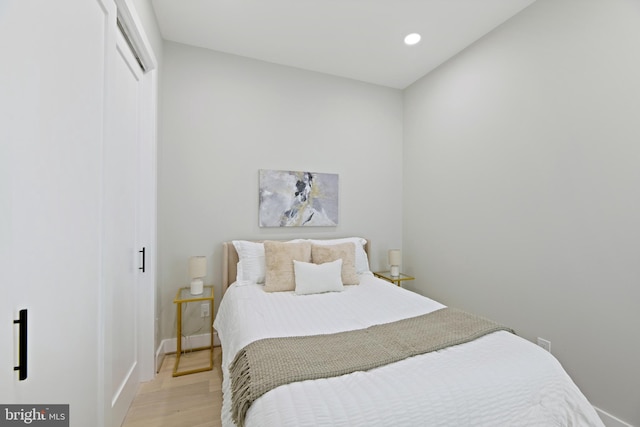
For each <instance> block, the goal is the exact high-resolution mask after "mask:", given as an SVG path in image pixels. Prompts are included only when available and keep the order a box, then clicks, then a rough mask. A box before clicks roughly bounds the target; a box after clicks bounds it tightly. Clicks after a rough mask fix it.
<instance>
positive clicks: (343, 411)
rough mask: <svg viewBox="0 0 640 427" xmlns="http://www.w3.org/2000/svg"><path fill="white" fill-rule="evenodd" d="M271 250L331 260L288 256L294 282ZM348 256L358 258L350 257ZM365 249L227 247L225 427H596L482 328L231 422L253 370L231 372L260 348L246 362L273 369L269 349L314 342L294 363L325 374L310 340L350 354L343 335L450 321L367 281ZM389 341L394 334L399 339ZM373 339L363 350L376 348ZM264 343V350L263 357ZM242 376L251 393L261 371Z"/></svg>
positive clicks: (407, 295) (279, 396)
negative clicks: (262, 362) (341, 346)
mask: <svg viewBox="0 0 640 427" xmlns="http://www.w3.org/2000/svg"><path fill="white" fill-rule="evenodd" d="M345 244H347V245H346V246H345ZM273 245H275V247H277V248H278V249H279V248H283V247H285V248H287V250H289V248H290V247H292V246H293V245H302V246H304V247H305V248H306V247H308V246H309V245H312V247H313V248H314V251H315V250H316V249H317V250H318V251H319V252H318V253H320V254H324V255H323V256H318V257H317V259H316V260H315V261H318V260H320V261H326V259H327V256H328V259H331V257H333V258H336V257H338V258H339V259H334V260H333V261H330V262H329V261H326V262H315V263H314V262H312V261H314V259H307V260H306V261H304V260H302V261H301V260H298V259H295V256H294V259H295V262H294V264H295V269H294V270H293V273H292V272H291V268H290V265H289V264H290V263H291V262H292V261H291V259H290V257H289V258H287V256H285V257H284V258H283V257H280V258H278V257H276V256H275V255H274V250H273V247H274V246H273ZM351 245H353V246H351ZM265 247H266V248H267V249H265ZM345 247H346V251H347V252H344V251H345ZM351 247H353V248H354V250H355V252H356V253H355V254H351V253H350V252H349V251H350V250H351V249H350V248H351ZM335 248H339V249H340V250H341V251H342V252H340V251H338V252H336V251H335V250H334V249H335ZM368 248H369V243H368V242H367V241H366V240H365V239H363V238H360V237H354V238H345V239H327V240H322V241H320V240H306V239H298V240H295V241H288V242H272V241H268V242H248V241H234V242H225V243H224V244H223V249H224V251H223V284H222V286H223V298H222V301H221V303H220V307H219V309H218V313H217V315H216V318H215V322H214V327H215V329H216V330H217V332H218V336H219V338H220V342H221V345H222V372H223V384H222V387H223V406H222V415H221V416H222V425H223V426H235V425H238V426H243V425H244V426H250V427H255V426H603V424H602V422H601V421H600V419H599V418H598V416H597V414H596V412H595V410H594V409H593V407H592V406H591V405H590V404H589V402H588V401H587V399H586V398H585V396H584V395H583V394H582V393H581V391H580V390H579V389H578V387H577V386H576V385H575V384H574V382H573V381H572V380H571V378H570V377H569V376H568V374H567V373H566V372H565V371H564V369H563V368H562V366H561V365H560V363H559V362H558V361H557V360H556V359H555V358H554V357H553V356H552V355H551V354H550V353H548V352H546V351H544V350H543V349H542V348H540V347H538V346H536V345H534V344H533V343H531V342H529V341H527V340H525V339H523V338H520V337H518V336H517V335H516V334H515V333H513V332H512V331H510V330H509V329H508V328H507V327H504V328H502V327H499V328H496V329H488V332H485V333H483V334H482V335H481V336H479V337H477V338H472V339H468V340H467V341H463V342H462V343H458V344H456V345H448V346H443V347H442V348H440V347H438V348H439V349H438V350H436V351H428V352H424V353H421V354H417V355H413V356H411V357H406V358H403V356H399V359H398V360H396V361H392V362H391V363H386V364H382V365H375V367H373V368H371V369H358V368H354V370H352V371H349V372H348V373H345V374H342V375H332V376H329V377H327V378H322V377H318V378H316V377H313V379H302V380H295V381H293V382H288V380H287V379H284V380H283V381H282V382H281V385H276V386H274V387H273V388H271V389H267V391H261V392H260V393H259V395H258V394H256V395H255V396H253V397H252V398H251V399H248V400H249V403H246V402H245V406H244V408H245V409H244V412H242V411H239V410H238V407H239V406H238V401H239V400H241V399H240V398H238V396H239V395H240V394H241V393H240V392H238V390H239V387H238V381H239V380H238V378H237V375H236V372H237V371H240V370H243V369H244V370H245V371H249V369H248V368H238V366H239V365H240V360H241V359H242V357H241V356H242V355H243V354H244V351H245V350H246V349H251V348H254V346H258V347H255V350H256V351H255V352H254V353H252V358H253V359H251V360H252V361H253V360H254V359H256V358H260V357H262V358H263V359H267V362H269V363H272V362H273V363H284V362H280V361H282V360H288V359H287V358H286V357H288V356H286V357H285V356H283V355H281V354H280V353H274V352H273V350H272V347H283V348H284V347H286V348H292V347H290V346H289V343H290V341H295V342H294V344H296V345H297V344H298V343H299V342H304V343H305V345H308V344H310V343H311V344H312V347H308V346H307V347H305V346H303V347H300V348H306V349H309V348H311V350H306V352H305V351H303V350H300V351H299V354H297V355H295V357H301V358H302V359H300V360H303V361H302V362H300V364H301V365H304V359H307V358H308V359H309V360H310V361H312V364H313V365H314V366H313V368H316V367H317V365H321V363H318V361H317V360H316V359H318V358H319V359H322V358H324V357H325V355H333V354H334V349H333V347H330V346H329V345H328V344H327V346H325V344H324V342H325V341H320V342H322V344H321V345H316V343H317V341H313V340H314V339H318V338H322V339H329V340H333V339H334V338H336V337H342V338H341V339H343V341H339V340H338V341H339V342H344V339H345V337H348V338H347V339H346V340H347V343H346V344H345V345H346V346H348V345H349V343H350V342H355V341H352V337H354V336H360V335H351V334H362V332H363V331H370V330H377V329H376V328H387V327H391V326H395V325H396V324H406V322H407V321H413V320H414V319H425V322H426V323H428V322H429V321H431V320H430V319H433V318H434V317H433V316H437V315H439V314H440V313H444V312H445V311H448V310H450V311H455V309H453V308H448V307H445V306H444V305H443V304H441V303H439V302H437V301H434V300H431V299H429V298H426V297H424V296H421V295H418V294H416V293H413V292H410V291H408V290H405V289H402V288H400V287H397V286H393V285H391V284H390V283H389V282H386V281H383V280H382V279H379V278H376V277H374V276H373V274H372V273H371V272H370V271H369V265H368V259H367V253H368ZM261 251H262V252H261ZM320 251H324V253H323V252H320ZM327 251H328V252H329V255H327ZM303 252H304V251H303ZM315 253H316V252H314V254H315ZM345 253H346V255H345ZM336 254H338V255H336ZM300 256H301V257H302V258H304V257H306V256H307V254H306V252H304V253H303V254H302V255H300ZM274 262H275V263H276V264H274ZM283 263H284V264H286V265H285V266H284V269H285V270H286V274H285V275H284V276H282V275H278V274H275V273H274V271H273V269H274V265H275V266H276V270H277V268H280V267H282V266H280V264H283ZM312 264H315V265H312ZM338 264H339V265H340V270H339V271H338V273H337V274H338V275H340V279H341V281H342V282H343V286H342V288H340V289H330V290H331V291H327V292H324V291H323V290H322V289H321V288H322V286H324V285H322V284H321V283H322V282H323V281H333V282H335V280H333V279H331V280H329V279H330V278H334V276H335V274H336V273H335V272H336V267H335V266H336V265H338ZM329 267H331V271H332V273H331V274H329V273H327V272H329V270H330V269H329ZM303 268H304V269H307V268H309V269H310V270H303ZM347 268H348V269H349V271H348V272H347V273H345V269H347ZM354 269H355V271H356V275H357V279H356V280H357V282H358V284H353V285H344V283H345V282H352V281H353V280H354V278H353V274H352V273H353V270H354ZM291 274H293V280H294V282H295V281H296V280H298V279H299V281H300V284H299V285H300V286H299V287H300V289H294V290H282V289H278V286H279V285H280V282H287V281H288V280H289V281H290V280H291ZM345 274H348V275H350V277H347V276H345ZM265 275H266V278H265V277H263V276H265ZM318 277H322V278H323V279H322V280H318V279H317V278H318ZM274 280H276V281H278V283H275V284H274ZM305 281H309V282H310V283H312V285H311V286H310V290H309V288H308V287H309V285H308V283H306V284H305V285H304V286H307V288H304V287H303V285H302V283H303V282H305ZM274 285H275V286H276V288H275V289H274V288H273V286H274ZM289 286H290V284H289ZM294 286H295V283H294ZM314 286H315V287H316V288H315V289H314ZM318 286H320V290H319V292H316V291H318V288H317V287H318ZM331 286H334V285H330V287H331ZM469 316H473V315H469ZM426 319H429V320H426ZM481 321H484V320H483V319H481ZM487 322H490V320H487ZM492 324H493V323H492ZM388 331H392V332H390V333H391V334H392V335H393V333H396V332H395V331H396V329H388ZM401 334H402V333H397V335H396V337H400V336H401ZM362 335H365V334H362ZM287 337H293V338H287ZM376 337H377V335H376ZM309 340H311V341H309ZM378 340H379V339H378V338H376V339H375V340H373V341H375V342H373V343H371V344H369V343H367V345H376V342H377V341H378ZM338 341H336V342H338ZM330 342H334V341H330ZM264 343H270V344H271V345H272V347H269V350H264V347H259V345H261V344H264ZM284 343H286V345H285V344H284ZM274 344H275V345H274ZM354 345H355V344H354ZM314 346H315V347H314ZM358 346H359V344H358ZM293 348H297V347H293ZM329 348H330V349H331V350H329ZM358 348H359V347H358ZM296 351H298V350H296ZM262 352H265V353H262ZM335 353H336V354H338V353H340V352H339V351H335ZM370 353H378V352H377V351H373V352H370ZM256 354H257V356H256ZM345 354H347V355H349V356H350V357H347V358H348V359H351V360H349V361H342V359H344V357H343V358H342V359H341V358H340V357H337V359H340V360H341V363H353V362H354V361H355V362H359V361H360V359H361V358H362V359H364V358H366V357H367V356H368V354H367V355H365V354H361V353H358V351H357V348H354V349H350V350H348V351H346V353H345ZM314 357H315V358H316V359H313V358H314ZM294 360H298V359H294ZM287 363H289V362H287ZM356 365H357V363H356ZM267 366H271V365H267ZM286 366H290V365H286ZM232 368H233V369H232ZM274 369H275V368H274ZM318 369H320V368H318ZM250 371H251V375H249V376H255V378H252V380H253V381H256V382H257V381H258V379H257V378H258V376H259V375H258V370H257V369H256V370H255V371H253V370H250ZM254 372H255V373H254ZM332 372H333V371H332ZM232 374H233V375H232ZM314 375H316V374H314ZM232 376H233V379H232ZM276 384H280V383H276ZM240 388H242V387H240ZM232 389H233V392H232ZM245 389H246V387H245ZM234 397H235V399H234ZM240 406H242V405H240Z"/></svg>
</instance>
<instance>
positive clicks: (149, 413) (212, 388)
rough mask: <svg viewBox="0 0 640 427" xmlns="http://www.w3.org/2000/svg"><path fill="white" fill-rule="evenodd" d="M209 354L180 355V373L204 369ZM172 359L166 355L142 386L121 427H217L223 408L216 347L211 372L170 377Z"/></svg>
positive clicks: (218, 352) (219, 352) (219, 361)
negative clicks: (153, 373) (193, 368)
mask: <svg viewBox="0 0 640 427" xmlns="http://www.w3.org/2000/svg"><path fill="white" fill-rule="evenodd" d="M208 357H209V352H208V351H197V352H194V353H188V354H183V355H182V357H181V358H180V370H181V371H182V370H186V369H189V368H190V367H191V366H193V367H198V366H206V365H207V364H208V362H209V361H208ZM175 360H176V359H175V355H167V356H166V357H165V359H164V361H163V362H162V367H161V368H160V372H159V373H158V374H157V375H156V377H155V379H153V380H152V381H149V382H146V383H142V384H141V385H140V388H139V389H138V394H137V395H136V398H135V400H134V401H133V403H132V404H131V407H130V408H129V412H128V413H127V416H126V418H125V420H124V423H123V424H122V427H218V426H220V425H221V422H220V411H221V408H222V371H221V368H220V365H221V360H222V352H221V350H220V347H215V349H214V352H213V370H212V371H206V372H200V373H197V374H190V375H184V376H181V377H175V378H174V377H173V376H172V373H173V364H174V363H175Z"/></svg>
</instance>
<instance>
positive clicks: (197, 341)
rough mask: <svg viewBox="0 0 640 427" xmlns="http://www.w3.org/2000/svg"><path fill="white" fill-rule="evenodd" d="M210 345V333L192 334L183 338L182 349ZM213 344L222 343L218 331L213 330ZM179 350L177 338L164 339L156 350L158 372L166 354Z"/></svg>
mask: <svg viewBox="0 0 640 427" xmlns="http://www.w3.org/2000/svg"><path fill="white" fill-rule="evenodd" d="M208 345H209V334H201V335H192V336H190V337H187V338H182V350H183V351H185V350H186V351H188V350H189V349H192V348H197V347H205V346H208ZM213 345H215V346H218V345H220V339H219V338H218V332H217V331H213ZM177 350H178V344H177V341H176V339H175V338H167V339H164V340H162V342H161V343H160V345H159V346H158V349H157V350H156V372H158V371H159V370H160V366H161V365H162V361H163V360H164V355H165V354H168V353H175V352H176V351H177Z"/></svg>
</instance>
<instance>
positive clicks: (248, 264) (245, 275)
mask: <svg viewBox="0 0 640 427" xmlns="http://www.w3.org/2000/svg"><path fill="white" fill-rule="evenodd" d="M233 246H234V247H235V248H236V252H238V259H239V260H240V262H239V263H238V264H240V263H241V264H242V268H238V273H237V275H236V280H237V281H248V282H251V283H264V275H265V259H264V245H263V244H262V243H258V242H249V241H246V240H234V241H233Z"/></svg>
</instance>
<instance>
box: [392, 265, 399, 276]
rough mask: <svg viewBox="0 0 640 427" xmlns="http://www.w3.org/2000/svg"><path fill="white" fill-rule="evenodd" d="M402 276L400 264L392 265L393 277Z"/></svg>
mask: <svg viewBox="0 0 640 427" xmlns="http://www.w3.org/2000/svg"><path fill="white" fill-rule="evenodd" d="M398 276H400V266H399V265H392V266H391V277H398Z"/></svg>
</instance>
